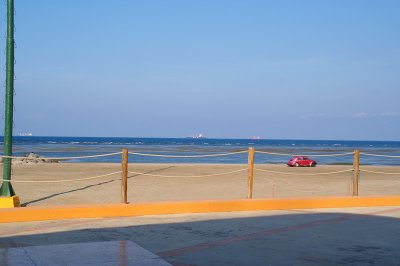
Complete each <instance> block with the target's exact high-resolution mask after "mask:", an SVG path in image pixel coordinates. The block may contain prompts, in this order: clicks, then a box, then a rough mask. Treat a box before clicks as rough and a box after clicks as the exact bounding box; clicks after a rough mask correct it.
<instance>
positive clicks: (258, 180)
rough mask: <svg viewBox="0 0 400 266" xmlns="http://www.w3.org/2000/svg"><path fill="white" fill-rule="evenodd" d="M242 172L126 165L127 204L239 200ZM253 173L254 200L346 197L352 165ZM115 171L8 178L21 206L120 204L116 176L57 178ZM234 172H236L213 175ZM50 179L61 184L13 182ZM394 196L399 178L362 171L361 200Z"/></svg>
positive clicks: (25, 170)
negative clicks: (127, 166)
mask: <svg viewBox="0 0 400 266" xmlns="http://www.w3.org/2000/svg"><path fill="white" fill-rule="evenodd" d="M246 168H247V165H243V164H233V165H232V164H129V171H130V173H129V175H128V201H129V202H147V201H180V200H214V199H215V200H217V199H244V198H246V195H247V170H246ZM255 169H256V170H255V173H254V185H253V198H293V197H313V196H350V195H351V189H352V186H351V183H352V181H351V180H352V175H353V173H352V171H350V170H351V169H352V166H351V165H319V166H317V167H315V168H290V167H287V166H285V165H271V164H258V165H256V166H255ZM257 169H259V170H257ZM120 170H121V165H120V164H113V163H59V164H27V165H16V166H13V175H12V180H14V181H15V182H13V187H14V189H15V191H16V193H17V195H18V196H19V197H20V201H21V204H22V206H50V205H71V204H93V203H119V202H120V200H121V196H120V195H121V192H120V191H121V182H120V177H121V174H120V173H116V174H114V175H110V176H103V177H98V178H93V179H89V180H84V181H74V182H69V181H62V180H74V179H82V178H90V177H96V176H99V175H105V174H109V173H113V172H118V171H120ZM240 170H242V171H240ZM261 170H266V171H270V172H263V171H261ZM347 170H349V171H347ZM361 170H368V171H374V172H385V173H397V172H398V173H400V167H391V166H361ZM233 171H239V172H235V173H231V174H226V175H215V176H213V175H214V174H221V173H227V172H233ZM341 171H345V172H341ZM333 172H339V173H333ZM139 173H145V175H143V174H139ZM282 173H285V174H282ZM326 173H331V174H326ZM49 180H52V181H61V182H43V183H42V182H37V183H36V182H33V183H26V182H17V181H49ZM399 194H400V175H384V174H377V173H367V172H363V171H362V172H361V174H360V183H359V195H360V196H372V195H374V196H376V195H399Z"/></svg>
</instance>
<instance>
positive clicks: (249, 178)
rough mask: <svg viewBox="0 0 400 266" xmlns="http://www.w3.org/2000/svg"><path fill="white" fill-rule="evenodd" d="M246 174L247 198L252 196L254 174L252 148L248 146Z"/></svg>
mask: <svg viewBox="0 0 400 266" xmlns="http://www.w3.org/2000/svg"><path fill="white" fill-rule="evenodd" d="M248 165H249V169H248V174H247V198H248V199H252V198H253V174H254V148H253V147H250V148H249V159H248Z"/></svg>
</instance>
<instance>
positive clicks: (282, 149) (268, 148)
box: [0, 136, 400, 165]
mask: <svg viewBox="0 0 400 266" xmlns="http://www.w3.org/2000/svg"><path fill="white" fill-rule="evenodd" d="M250 147H254V148H255V150H256V151H264V152H271V153H274V155H267V154H259V153H257V154H256V156H255V162H256V163H271V164H280V163H286V162H287V161H288V159H290V156H289V155H309V156H310V157H312V156H313V155H316V158H315V159H316V160H317V161H318V164H352V162H353V155H352V154H349V155H345V156H331V155H335V154H341V153H351V152H353V151H354V150H356V149H357V150H360V151H361V152H364V153H368V154H378V155H388V156H399V155H400V141H363V140H358V141H354V140H294V139H250V138H248V139H230V138H225V139H223V138H221V139H219V138H187V137H184V138H151V137H144V138H139V137H136V138H135V137H57V136H14V137H13V155H14V156H25V155H27V154H29V153H30V152H34V153H37V154H39V155H40V156H44V157H79V156H91V155H97V154H106V153H115V152H120V151H121V150H122V149H123V148H128V149H129V150H130V151H131V152H136V153H144V154H161V155H173V156H176V155H179V156H181V155H183V156H185V155H187V156H196V155H207V154H220V153H231V152H237V151H246V150H248V149H249V148H250ZM2 150H3V147H2V145H1V148H0V151H2ZM277 154H281V155H277ZM317 155H325V156H323V157H318V156H317ZM129 160H130V162H136V163H226V164H237V163H240V164H245V163H247V153H242V154H233V155H232V156H221V157H208V158H164V157H153V156H139V155H130V158H129ZM120 161H121V158H120V156H112V157H98V158H82V159H73V160H67V161H65V162H114V163H115V162H120ZM361 163H362V164H368V165H400V159H399V158H386V157H371V156H362V157H361Z"/></svg>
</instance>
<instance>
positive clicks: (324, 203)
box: [0, 196, 400, 223]
mask: <svg viewBox="0 0 400 266" xmlns="http://www.w3.org/2000/svg"><path fill="white" fill-rule="evenodd" d="M378 206H400V197H399V196H397V197H335V198H326V197H325V198H301V199H253V200H218V201H189V202H188V201H184V202H151V203H131V204H126V205H125V204H98V205H77V206H52V207H24V208H15V209H0V223H11V222H28V221H43V220H63V219H80V218H106V217H123V216H143V215H159V214H178V213H207V212H231V211H263V210H289V209H313V208H345V207H378Z"/></svg>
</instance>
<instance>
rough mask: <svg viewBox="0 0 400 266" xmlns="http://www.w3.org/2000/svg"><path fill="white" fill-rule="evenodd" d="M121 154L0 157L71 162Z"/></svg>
mask: <svg viewBox="0 0 400 266" xmlns="http://www.w3.org/2000/svg"><path fill="white" fill-rule="evenodd" d="M118 154H122V152H114V153H106V154H97V155H86V156H72V157H41V158H36V157H29V156H23V157H18V156H4V155H2V156H0V157H1V158H9V159H24V160H38V159H46V160H59V161H63V160H73V159H88V158H98V157H107V156H114V155H118Z"/></svg>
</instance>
